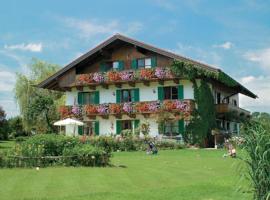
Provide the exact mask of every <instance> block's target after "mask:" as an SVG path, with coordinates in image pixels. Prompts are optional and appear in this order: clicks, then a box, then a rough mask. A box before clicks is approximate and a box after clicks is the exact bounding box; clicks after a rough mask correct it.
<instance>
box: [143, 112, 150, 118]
mask: <svg viewBox="0 0 270 200" xmlns="http://www.w3.org/2000/svg"><path fill="white" fill-rule="evenodd" d="M142 115H143V116H144V118H149V117H150V113H143V114H142Z"/></svg>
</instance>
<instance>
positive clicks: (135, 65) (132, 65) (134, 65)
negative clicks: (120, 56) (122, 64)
mask: <svg viewBox="0 0 270 200" xmlns="http://www.w3.org/2000/svg"><path fill="white" fill-rule="evenodd" d="M131 68H132V69H137V68H138V67H137V59H132V61H131Z"/></svg>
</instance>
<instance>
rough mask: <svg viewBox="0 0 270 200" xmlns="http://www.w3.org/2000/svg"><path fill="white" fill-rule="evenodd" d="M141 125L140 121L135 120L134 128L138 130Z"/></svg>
mask: <svg viewBox="0 0 270 200" xmlns="http://www.w3.org/2000/svg"><path fill="white" fill-rule="evenodd" d="M139 125H140V120H139V119H135V120H134V127H135V128H138V127H139Z"/></svg>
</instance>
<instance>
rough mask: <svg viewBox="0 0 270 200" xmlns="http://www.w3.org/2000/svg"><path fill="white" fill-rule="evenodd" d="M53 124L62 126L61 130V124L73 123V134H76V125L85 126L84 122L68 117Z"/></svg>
mask: <svg viewBox="0 0 270 200" xmlns="http://www.w3.org/2000/svg"><path fill="white" fill-rule="evenodd" d="M53 125H54V126H60V130H61V126H66V125H73V126H74V129H73V135H75V127H76V126H83V122H81V121H79V120H76V119H71V118H66V119H63V120H60V121H57V122H54V124H53Z"/></svg>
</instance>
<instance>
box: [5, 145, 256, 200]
mask: <svg viewBox="0 0 270 200" xmlns="http://www.w3.org/2000/svg"><path fill="white" fill-rule="evenodd" d="M1 145H2V144H1V143H0V146H1ZM223 154H224V151H222V150H190V149H186V150H168V151H160V152H159V155H157V156H150V155H146V154H145V152H119V153H114V155H113V158H112V163H113V164H114V165H115V166H118V167H107V168H84V167H79V168H72V167H69V168H67V167H50V168H42V169H40V170H39V171H37V170H35V169H0V199H1V200H5V199H9V200H12V199H25V200H32V199H43V200H45V199H46V200H47V199H48V200H53V199H54V200H55V199H60V200H63V199H69V200H85V199H91V200H92V199H93V200H97V199H100V200H101V199H102V200H104V199H117V200H118V199H120V200H121V199H136V200H137V199H140V200H144V199H145V200H146V199H147V200H148V199H160V200H161V199H162V200H164V199H177V200H179V199H182V200H192V199H194V200H195V199H200V200H229V199H230V200H231V199H237V200H241V199H243V200H244V199H245V200H248V199H251V197H252V195H251V194H247V193H243V192H242V191H239V190H238V188H239V186H244V187H245V186H246V185H247V182H243V181H240V175H239V170H238V168H239V165H240V164H241V163H240V161H239V160H238V159H231V158H222V155H223Z"/></svg>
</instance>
